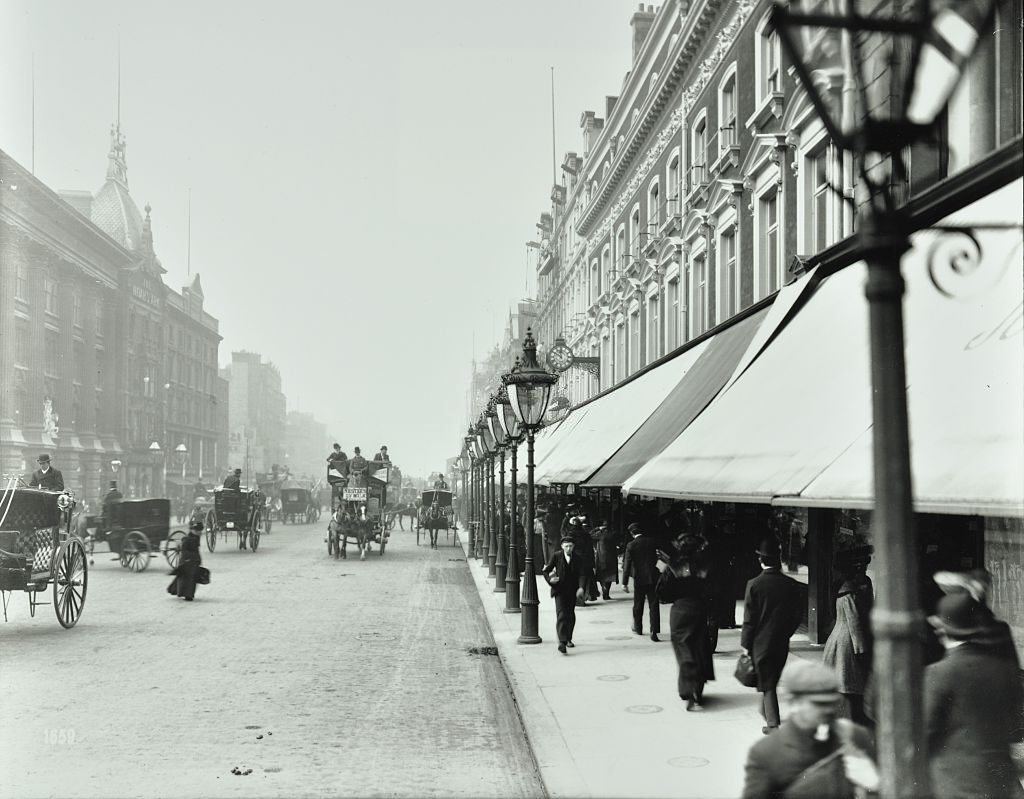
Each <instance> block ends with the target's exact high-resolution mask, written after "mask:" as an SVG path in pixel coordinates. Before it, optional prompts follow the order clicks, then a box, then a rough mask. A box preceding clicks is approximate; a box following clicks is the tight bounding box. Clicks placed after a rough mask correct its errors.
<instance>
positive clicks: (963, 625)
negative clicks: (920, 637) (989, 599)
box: [928, 593, 987, 638]
mask: <svg viewBox="0 0 1024 799" xmlns="http://www.w3.org/2000/svg"><path fill="white" fill-rule="evenodd" d="M985 615H986V614H985V606H984V605H982V604H981V603H980V602H978V601H977V600H975V599H974V597H972V596H971V595H970V594H968V593H956V594H946V595H945V596H944V597H942V599H940V600H939V604H938V605H937V606H936V607H935V615H934V616H929V617H928V623H929V624H931V626H932V627H934V628H935V629H936V630H938V631H939V632H943V633H945V634H946V635H948V636H950V637H952V638H966V637H968V636H970V635H974V634H975V633H978V632H981V631H982V630H983V629H984V628H985V626H986V621H987V620H986V618H985Z"/></svg>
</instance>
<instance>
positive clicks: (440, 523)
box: [419, 501, 448, 549]
mask: <svg viewBox="0 0 1024 799" xmlns="http://www.w3.org/2000/svg"><path fill="white" fill-rule="evenodd" d="M419 524H420V527H423V528H424V529H426V530H429V531H430V548H431V549H437V531H438V530H447V529H448V517H447V516H446V515H445V512H444V508H442V507H441V506H440V505H438V504H437V502H436V501H435V502H433V503H432V504H431V505H430V507H429V508H424V507H421V508H420V512H419Z"/></svg>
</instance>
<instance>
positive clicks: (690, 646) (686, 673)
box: [657, 542, 715, 711]
mask: <svg viewBox="0 0 1024 799" xmlns="http://www.w3.org/2000/svg"><path fill="white" fill-rule="evenodd" d="M682 544H683V546H682V547H680V549H681V550H682V552H683V555H682V557H680V558H679V559H677V560H674V561H673V562H672V563H668V562H666V561H665V560H659V561H658V569H659V571H661V572H662V575H661V577H660V578H659V580H658V588H657V590H658V599H659V600H660V601H661V602H671V603H672V609H671V611H670V613H669V630H670V633H671V640H672V651H673V652H674V653H675V656H676V664H677V666H678V669H679V673H678V676H677V680H676V686H677V689H678V691H679V698H680V699H682V700H683V701H685V702H686V709H687V710H697V711H699V710H703V709H704V706H703V702H704V685H705V683H707V681H708V680H713V679H715V666H714V663H713V661H712V658H711V644H710V641H709V639H708V607H709V588H708V582H707V580H706V579H705V578H704V577H703V576H702V575H701V574H700V573H699V572H698V570H697V566H696V563H695V561H694V557H695V555H696V552H695V551H694V548H695V546H696V544H695V543H693V542H682Z"/></svg>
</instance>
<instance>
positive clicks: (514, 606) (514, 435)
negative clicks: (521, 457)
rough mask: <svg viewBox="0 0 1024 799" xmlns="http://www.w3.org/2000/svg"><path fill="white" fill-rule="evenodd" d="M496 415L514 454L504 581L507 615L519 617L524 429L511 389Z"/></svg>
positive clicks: (497, 403) (497, 406) (500, 400)
mask: <svg viewBox="0 0 1024 799" xmlns="http://www.w3.org/2000/svg"><path fill="white" fill-rule="evenodd" d="M518 368H519V359H518V358H516V363H515V366H513V367H512V370H513V371H515V370H516V369H518ZM508 377H509V375H508V374H506V375H503V376H502V381H503V382H505V381H507V380H508ZM495 411H496V412H497V414H498V421H499V422H500V423H501V426H502V429H503V430H504V432H505V446H506V448H507V449H508V450H509V452H511V453H512V465H511V469H510V480H511V491H512V496H511V503H512V507H511V513H510V514H509V515H510V516H511V518H512V530H511V532H510V533H509V539H508V540H509V545H508V576H507V577H506V578H505V612H506V613H520V612H522V607H521V606H520V604H519V552H518V549H517V539H518V537H519V536H518V533H517V530H516V524H517V522H518V520H519V513H518V509H517V507H516V505H517V502H518V498H517V496H516V494H517V493H518V491H519V486H518V484H517V482H516V458H517V456H518V452H519V442H520V441H522V438H523V433H522V425H520V424H519V420H518V419H517V418H516V414H515V411H513V410H512V403H511V402H510V401H509V398H508V389H506V388H505V386H504V385H502V387H501V389H500V390H499V391H498V395H497V397H496V398H495ZM531 524H532V521H530V520H527V523H526V524H524V525H523V530H524V531H525V534H526V535H530V534H531V532H532V530H531V529H530V525H531Z"/></svg>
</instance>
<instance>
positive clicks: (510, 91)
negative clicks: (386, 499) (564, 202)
mask: <svg viewBox="0 0 1024 799" xmlns="http://www.w3.org/2000/svg"><path fill="white" fill-rule="evenodd" d="M636 8H637V4H636V3H634V2H632V1H629V2H627V0H600V1H598V0H516V1H515V2H487V1H485V0H477V1H476V2H458V1H457V0H442V1H440V2H424V1H422V0H397V1H395V0H392V2H375V1H373V0H361V2H348V1H347V0H346V1H344V2H341V1H339V0H332V1H331V2H328V1H327V0H322V2H311V1H310V0H298V1H297V0H291V1H290V2H286V3H268V2H254V1H253V0H245V1H244V2H243V1H242V0H236V2H230V3H229V2H209V0H202V2H194V1H192V0H189V1H187V2H183V1H182V0H178V1H177V2H174V3H161V4H156V3H139V2H135V1H132V2H109V1H107V0H92V1H91V2H71V1H68V2H57V1H56V0H17V1H12V0H4V2H3V3H2V4H0V9H2V11H0V14H2V17H3V18H2V20H0V29H3V30H4V36H3V39H4V44H3V47H2V48H0V148H3V149H4V150H5V151H7V153H8V154H10V155H11V156H12V157H13V158H15V159H16V160H18V161H19V162H21V163H22V164H23V165H25V166H27V167H30V166H31V163H32V134H31V131H32V124H31V118H32V114H31V108H32V92H31V85H32V69H31V64H32V61H33V57H34V62H35V172H36V175H37V176H38V177H39V178H40V179H41V180H42V181H44V182H45V183H46V184H47V185H49V186H50V187H51V188H53V189H56V190H63V189H78V190H82V189H87V190H91V191H93V192H95V191H96V190H98V189H99V188H100V186H101V185H102V184H103V180H104V177H105V174H106V165H107V158H106V155H107V151H108V149H109V131H110V126H111V124H112V122H113V121H114V118H115V115H116V113H117V61H118V41H120V53H121V56H120V58H121V105H120V108H121V110H120V114H121V129H122V132H123V133H124V135H125V136H126V138H127V161H128V181H129V187H130V189H131V193H132V196H133V197H134V199H135V202H136V204H137V205H138V206H139V208H140V209H141V208H142V207H143V206H144V205H145V204H146V203H147V202H148V203H150V204H151V205H152V206H153V236H154V243H155V246H156V250H157V255H158V256H159V257H160V259H161V260H162V262H163V265H164V268H165V269H166V270H167V274H166V275H165V281H166V282H167V283H168V285H170V286H172V287H174V288H175V289H180V287H181V286H182V285H183V284H185V283H186V281H187V274H186V263H187V257H186V255H187V251H188V247H187V239H188V236H187V207H188V192H189V189H191V192H192V237H191V239H192V241H191V265H192V271H193V273H195V272H199V273H200V275H201V279H202V283H203V288H204V290H205V293H206V307H207V310H208V311H209V312H210V313H212V314H213V315H214V316H216V317H217V318H218V319H219V320H220V332H221V335H222V336H223V337H224V340H223V343H222V345H221V350H220V360H221V364H222V365H223V364H225V363H227V362H228V361H229V360H230V357H231V351H232V350H238V349H248V350H251V351H255V352H260V353H262V354H263V356H264V358H265V359H269V360H271V361H273V362H274V363H275V364H277V366H278V367H279V368H280V370H281V376H282V380H283V386H284V391H285V394H286V395H287V397H288V407H289V409H290V410H291V409H299V410H303V411H311V412H313V413H315V414H316V416H317V417H318V418H320V419H321V420H322V421H324V422H326V423H327V425H328V429H329V431H330V434H331V435H332V436H336V437H337V439H338V440H339V441H341V442H342V446H343V448H344V449H345V450H346V451H348V452H349V454H351V450H352V447H354V446H356V445H360V446H362V448H363V450H364V451H371V452H373V451H376V448H377V446H378V445H380V444H382V443H386V444H388V445H389V448H390V450H391V453H392V457H393V458H394V460H395V461H396V462H397V463H398V464H399V465H400V466H402V467H403V469H404V470H405V471H406V472H407V473H410V474H420V475H424V476H425V475H426V474H427V473H428V472H430V471H433V470H437V469H440V468H442V466H443V464H444V459H445V458H446V457H448V456H451V455H455V454H457V450H458V446H459V443H460V441H461V436H462V434H463V427H462V425H463V421H464V416H465V388H466V382H467V378H468V374H469V364H470V360H471V358H472V356H473V349H474V342H475V349H476V352H477V353H478V354H482V353H483V352H484V351H486V350H487V349H488V348H489V347H491V346H493V345H494V343H495V342H496V341H497V340H498V339H499V338H500V336H501V331H502V329H503V324H504V319H505V318H506V317H507V313H508V307H509V304H510V303H511V302H513V301H515V300H516V299H518V298H520V297H522V296H523V295H524V292H525V287H526V276H527V256H526V248H525V242H526V241H528V240H530V239H534V238H536V230H535V228H534V224H535V222H536V221H537V219H538V217H539V215H540V213H541V212H543V211H545V210H547V209H548V205H549V200H548V196H549V193H550V190H551V96H550V69H551V67H554V68H555V103H556V114H555V120H556V139H557V152H558V161H559V163H561V160H562V156H563V154H564V153H565V152H566V151H569V150H575V151H577V152H579V151H580V150H581V136H580V131H579V118H580V114H581V112H582V111H584V110H587V109H592V110H595V111H597V112H598V115H599V116H603V108H604V96H605V95H606V94H617V93H618V91H619V88H620V87H621V85H622V79H623V77H624V75H625V73H626V71H627V70H628V69H629V67H630V60H631V52H630V48H631V30H630V27H629V22H630V18H631V16H632V14H633V12H634V11H635V10H636Z"/></svg>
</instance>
